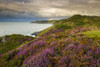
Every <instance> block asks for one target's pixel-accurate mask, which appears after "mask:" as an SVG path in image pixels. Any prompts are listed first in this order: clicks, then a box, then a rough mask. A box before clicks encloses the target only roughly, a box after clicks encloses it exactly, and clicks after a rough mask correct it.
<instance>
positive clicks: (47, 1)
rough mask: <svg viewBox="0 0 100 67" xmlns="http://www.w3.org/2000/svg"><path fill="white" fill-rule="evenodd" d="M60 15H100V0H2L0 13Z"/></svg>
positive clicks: (5, 14) (0, 1)
mask: <svg viewBox="0 0 100 67" xmlns="http://www.w3.org/2000/svg"><path fill="white" fill-rule="evenodd" d="M1 14H2V15H4V16H8V15H9V16H20V15H21V16H28V17H29V16H31V17H32V16H42V17H58V16H72V15H74V14H83V15H96V16H100V0H0V15H1Z"/></svg>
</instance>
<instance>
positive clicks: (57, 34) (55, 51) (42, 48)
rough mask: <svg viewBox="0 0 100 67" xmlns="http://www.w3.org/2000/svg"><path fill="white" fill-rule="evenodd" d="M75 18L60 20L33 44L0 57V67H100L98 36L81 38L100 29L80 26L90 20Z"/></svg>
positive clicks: (87, 25)
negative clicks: (93, 30)
mask: <svg viewBox="0 0 100 67" xmlns="http://www.w3.org/2000/svg"><path fill="white" fill-rule="evenodd" d="M80 17H81V16H80ZM80 17H79V18H80ZM79 18H73V17H72V18H69V19H65V20H60V21H58V24H57V25H58V26H57V25H56V24H55V25H54V27H53V28H52V29H50V30H48V32H45V33H44V34H42V35H41V36H39V37H37V38H36V39H35V40H33V41H31V42H29V43H26V44H24V45H22V46H20V47H19V48H17V49H16V51H10V52H8V54H7V55H5V54H3V55H0V67H2V66H3V67H8V66H9V67H11V66H13V67H16V66H17V67H100V37H99V34H98V37H94V36H93V38H92V37H91V38H89V37H88V36H86V35H85V34H84V33H85V32H86V34H88V31H90V33H92V32H91V31H92V28H93V29H98V30H99V29H100V27H99V26H100V25H98V24H97V23H93V24H92V22H90V23H87V22H82V21H83V20H84V19H86V18H89V19H90V20H91V21H93V22H94V19H93V18H92V19H91V17H85V18H84V17H81V19H79ZM99 19H100V18H99ZM67 21H68V22H67ZM61 22H62V23H61ZM98 23H99V22H98ZM60 24H61V25H60ZM94 25H97V26H94ZM63 26H64V27H63ZM66 26H68V27H66ZM94 27H96V28H94ZM94 33H95V32H93V33H92V34H94ZM8 38H9V37H8ZM23 39H24V40H27V39H26V38H23ZM28 40H30V39H28Z"/></svg>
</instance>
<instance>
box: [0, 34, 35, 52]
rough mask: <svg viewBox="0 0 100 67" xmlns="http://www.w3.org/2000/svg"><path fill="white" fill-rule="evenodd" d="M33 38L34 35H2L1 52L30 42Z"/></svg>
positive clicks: (0, 39) (0, 38) (0, 41)
mask: <svg viewBox="0 0 100 67" xmlns="http://www.w3.org/2000/svg"><path fill="white" fill-rule="evenodd" d="M33 39H34V38H33V37H29V36H23V35H16V34H13V35H6V36H3V37H0V54H3V53H6V52H8V51H10V50H12V49H15V48H18V47H19V46H21V45H23V43H26V42H29V41H31V40H33Z"/></svg>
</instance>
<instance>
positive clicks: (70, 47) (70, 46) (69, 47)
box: [67, 44, 76, 49]
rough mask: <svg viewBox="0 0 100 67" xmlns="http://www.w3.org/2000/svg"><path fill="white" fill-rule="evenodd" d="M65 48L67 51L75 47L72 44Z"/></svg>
mask: <svg viewBox="0 0 100 67" xmlns="http://www.w3.org/2000/svg"><path fill="white" fill-rule="evenodd" d="M67 48H68V49H72V48H76V46H75V45H74V44H69V45H68V46H67Z"/></svg>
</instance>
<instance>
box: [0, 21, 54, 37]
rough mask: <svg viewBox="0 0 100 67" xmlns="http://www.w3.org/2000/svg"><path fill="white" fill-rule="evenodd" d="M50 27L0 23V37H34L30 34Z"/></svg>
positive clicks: (25, 23) (34, 24)
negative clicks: (18, 35)
mask: <svg viewBox="0 0 100 67" xmlns="http://www.w3.org/2000/svg"><path fill="white" fill-rule="evenodd" d="M52 25H53V24H50V23H31V22H0V36H5V35H12V34H22V35H28V36H33V37H35V35H31V34H32V33H34V32H39V31H42V30H44V29H46V28H48V27H51V26H52Z"/></svg>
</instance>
